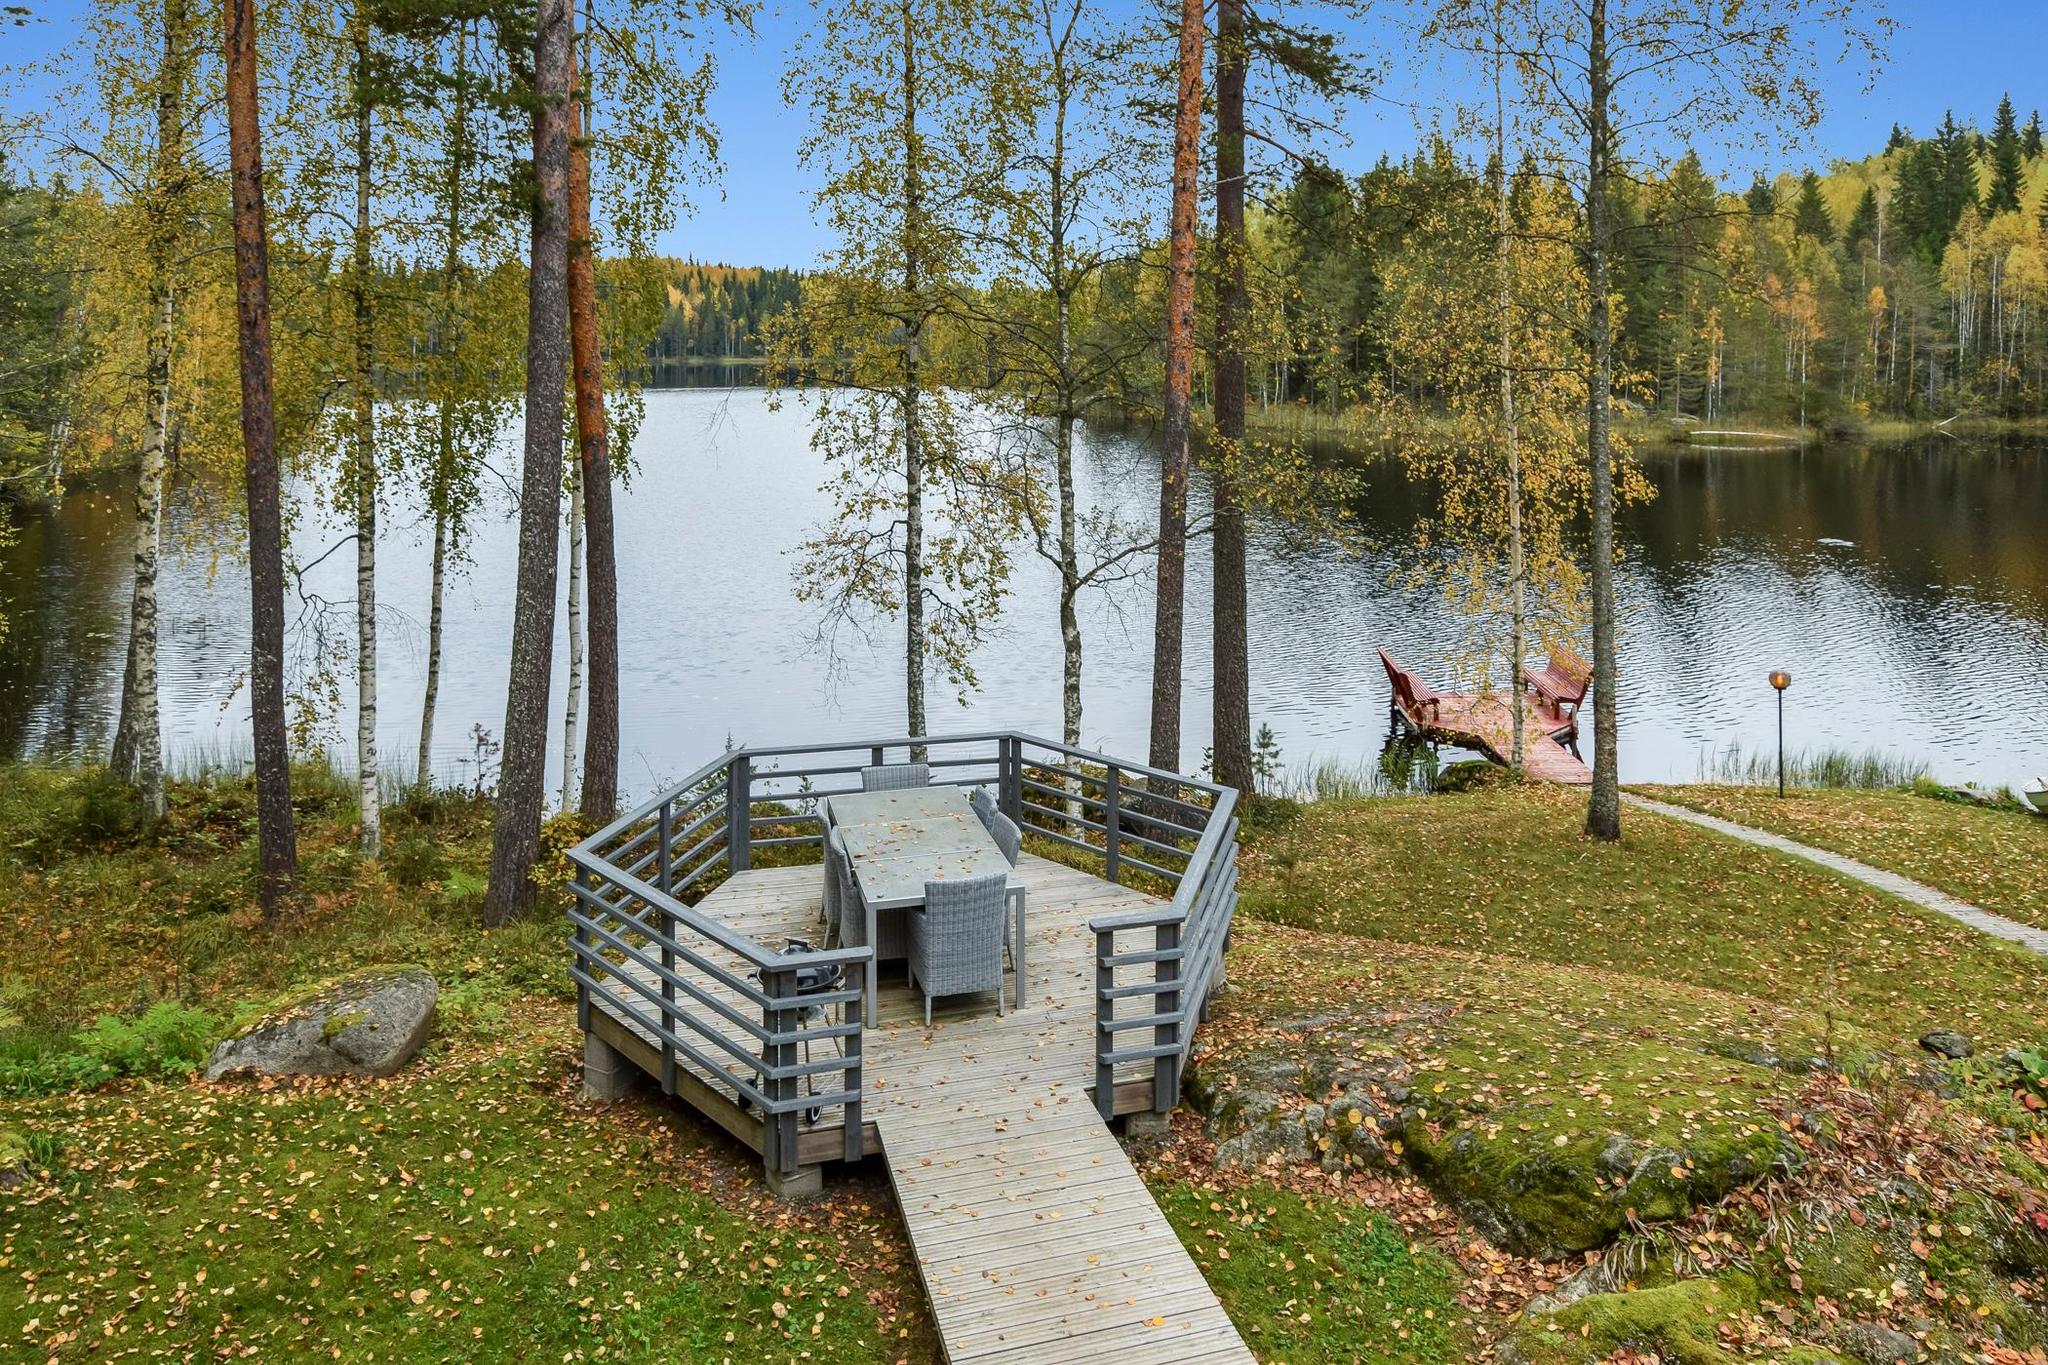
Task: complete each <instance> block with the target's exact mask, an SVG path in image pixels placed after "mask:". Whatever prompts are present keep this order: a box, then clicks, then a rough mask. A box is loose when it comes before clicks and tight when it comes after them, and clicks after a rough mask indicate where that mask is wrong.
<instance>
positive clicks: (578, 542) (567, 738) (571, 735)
mask: <svg viewBox="0 0 2048 1365" xmlns="http://www.w3.org/2000/svg"><path fill="white" fill-rule="evenodd" d="M572 241H573V238H572ZM570 249H571V250H574V249H575V248H574V247H573V246H572V247H571V248H570ZM575 299H576V292H575V286H574V285H573V284H572V285H571V286H570V290H569V300H570V302H569V307H570V309H571V310H572V315H573V310H574V308H575V307H576V303H575ZM573 325H574V324H573V323H572V324H571V326H572V328H573ZM574 337H575V333H574V331H573V330H572V331H571V333H570V338H571V347H572V349H573V347H574ZM568 607H569V686H568V689H567V692H568V695H567V699H566V700H565V701H564V703H563V705H562V809H563V810H574V809H576V777H577V772H576V731H577V723H578V721H579V720H580V719H581V718H582V711H583V470H582V468H581V465H580V464H579V463H578V462H577V461H573V460H572V461H571V462H570V464H569V595H568Z"/></svg>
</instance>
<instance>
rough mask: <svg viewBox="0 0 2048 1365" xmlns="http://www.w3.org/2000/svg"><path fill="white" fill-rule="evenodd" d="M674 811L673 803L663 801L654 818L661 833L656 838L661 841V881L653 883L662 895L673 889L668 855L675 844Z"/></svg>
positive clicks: (673, 879)
mask: <svg viewBox="0 0 2048 1365" xmlns="http://www.w3.org/2000/svg"><path fill="white" fill-rule="evenodd" d="M674 810H675V802H673V801H664V802H662V803H661V813H660V814H659V815H658V816H657V817H656V820H657V823H659V824H660V826H661V831H660V833H659V834H658V835H657V836H656V837H657V838H659V839H660V840H661V879H660V880H659V881H657V882H655V885H656V886H658V887H660V888H661V889H662V892H663V893H664V894H666V893H668V892H670V891H673V890H674V889H675V885H674V883H675V870H674V869H673V868H672V867H670V866H669V854H670V853H671V852H672V851H673V850H674V844H675V838H674V835H675V829H674V818H675V817H674Z"/></svg>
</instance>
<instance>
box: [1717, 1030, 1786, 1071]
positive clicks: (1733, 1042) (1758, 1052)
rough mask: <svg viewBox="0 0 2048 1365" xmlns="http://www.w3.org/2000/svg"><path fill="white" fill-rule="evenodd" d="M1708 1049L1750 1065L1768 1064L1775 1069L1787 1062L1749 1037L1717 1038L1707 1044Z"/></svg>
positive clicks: (1718, 1055)
mask: <svg viewBox="0 0 2048 1365" xmlns="http://www.w3.org/2000/svg"><path fill="white" fill-rule="evenodd" d="M1706 1050H1707V1051H1708V1052H1709V1053H1711V1054H1713V1055H1714V1056H1716V1057H1726V1058H1728V1059H1729V1060H1730V1061H1735V1062H1746V1063H1748V1064H1749V1065H1750V1066H1767V1067H1770V1068H1772V1069H1773V1070H1775V1069H1777V1068H1778V1067H1781V1066H1783V1065H1784V1064H1785V1059H1784V1058H1782V1057H1780V1056H1779V1055H1778V1054H1777V1053H1775V1052H1773V1051H1771V1050H1770V1049H1769V1048H1767V1047H1765V1046H1764V1045H1763V1044H1762V1043H1759V1042H1756V1041H1754V1040H1752V1039H1749V1038H1716V1039H1715V1040H1713V1041H1712V1042H1710V1043H1708V1044H1706Z"/></svg>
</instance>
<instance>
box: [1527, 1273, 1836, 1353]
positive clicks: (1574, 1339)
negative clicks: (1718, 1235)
mask: <svg viewBox="0 0 2048 1365" xmlns="http://www.w3.org/2000/svg"><path fill="white" fill-rule="evenodd" d="M1756 1309H1757V1294H1756V1284H1755V1282H1754V1281H1752V1280H1751V1279H1750V1278H1749V1277H1748V1276H1746V1275H1739V1274H1727V1275H1721V1276H1717V1277H1716V1278H1714V1279H1708V1280H1681V1281H1679V1282H1678V1283H1676V1284H1670V1285H1662V1286H1659V1287H1657V1288H1654V1289H1631V1290H1624V1291H1621V1292H1618V1293H1613V1294H1589V1295H1587V1296H1586V1297H1585V1298H1582V1299H1580V1300H1579V1301H1578V1302H1576V1303H1574V1304H1572V1305H1570V1306H1569V1307H1567V1308H1563V1309H1560V1310H1559V1311H1557V1312H1555V1313H1540V1314H1534V1315H1532V1316H1530V1317H1529V1318H1527V1319H1525V1320H1524V1321H1523V1323H1522V1324H1521V1326H1520V1327H1519V1328H1518V1329H1517V1330H1516V1332H1515V1334H1514V1336H1513V1337H1511V1338H1510V1339H1509V1340H1508V1341H1507V1342H1506V1343H1505V1344H1504V1345H1503V1347H1502V1349H1501V1351H1500V1352H1499V1354H1500V1355H1501V1356H1502V1357H1503V1358H1504V1359H1506V1360H1509V1361H1515V1362H1523V1363H1524V1365H1578V1362H1584V1361H1598V1360H1606V1359H1607V1358H1608V1357H1609V1356H1611V1355H1613V1354H1614V1353H1615V1352H1616V1351H1620V1350H1625V1349H1626V1350H1635V1351H1638V1352H1655V1353H1656V1354H1657V1355H1658V1356H1660V1357H1662V1358H1664V1359H1666V1360H1672V1361H1677V1362H1680V1365H1736V1362H1737V1361H1738V1360H1739V1359H1740V1357H1738V1356H1736V1355H1735V1354H1734V1353H1732V1352H1731V1351H1729V1350H1727V1349H1726V1348H1724V1347H1723V1345H1722V1329H1723V1327H1724V1325H1727V1326H1730V1327H1731V1330H1732V1335H1733V1336H1734V1337H1735V1338H1736V1339H1737V1340H1740V1339H1741V1337H1742V1336H1743V1335H1744V1329H1743V1325H1742V1324H1745V1323H1746V1322H1747V1320H1748V1319H1749V1318H1751V1317H1752V1316H1753V1315H1754V1314H1755V1312H1756ZM1780 1358H1781V1359H1787V1360H1789V1359H1792V1357H1780ZM1801 1358H1802V1359H1805V1360H1808V1361H1812V1360H1815V1359H1817V1358H1818V1357H1816V1356H1814V1355H1812V1354H1808V1355H1806V1356H1804V1357H1801Z"/></svg>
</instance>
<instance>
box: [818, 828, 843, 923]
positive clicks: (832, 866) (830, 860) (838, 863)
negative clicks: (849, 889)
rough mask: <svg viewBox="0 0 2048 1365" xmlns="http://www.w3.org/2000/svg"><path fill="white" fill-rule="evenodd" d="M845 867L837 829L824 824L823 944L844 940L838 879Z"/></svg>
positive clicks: (841, 843) (841, 844)
mask: <svg viewBox="0 0 2048 1365" xmlns="http://www.w3.org/2000/svg"><path fill="white" fill-rule="evenodd" d="M845 867H846V845H845V843H844V842H842V841H841V839H840V838H839V831H838V830H837V829H835V828H833V827H832V826H831V825H827V826H825V891H824V895H823V897H822V903H823V905H824V908H825V946H826V947H827V948H837V947H839V946H840V945H841V944H842V943H844V942H845V941H846V938H845V932H846V931H845V929H844V927H843V926H842V925H841V924H840V923H839V884H840V883H839V879H840V878H841V877H842V876H843V875H844V868H845Z"/></svg>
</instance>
